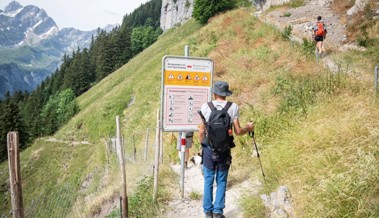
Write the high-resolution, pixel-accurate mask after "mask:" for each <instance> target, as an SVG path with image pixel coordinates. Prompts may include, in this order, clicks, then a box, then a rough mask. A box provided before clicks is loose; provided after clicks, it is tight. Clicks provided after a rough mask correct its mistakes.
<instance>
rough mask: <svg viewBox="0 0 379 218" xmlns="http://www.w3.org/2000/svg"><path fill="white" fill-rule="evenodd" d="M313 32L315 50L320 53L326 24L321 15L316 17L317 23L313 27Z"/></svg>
mask: <svg viewBox="0 0 379 218" xmlns="http://www.w3.org/2000/svg"><path fill="white" fill-rule="evenodd" d="M313 33H314V39H315V41H316V46H317V51H318V53H319V54H321V52H322V49H323V47H322V46H323V41H324V39H325V37H326V33H327V31H326V26H325V24H324V22H323V21H322V18H321V16H318V17H317V24H316V26H314V27H313Z"/></svg>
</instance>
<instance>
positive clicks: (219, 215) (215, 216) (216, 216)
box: [213, 213, 225, 218]
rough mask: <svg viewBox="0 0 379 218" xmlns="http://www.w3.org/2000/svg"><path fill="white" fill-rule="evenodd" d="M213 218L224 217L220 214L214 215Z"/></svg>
mask: <svg viewBox="0 0 379 218" xmlns="http://www.w3.org/2000/svg"><path fill="white" fill-rule="evenodd" d="M213 218H225V216H224V215H223V214H221V213H214V214H213Z"/></svg>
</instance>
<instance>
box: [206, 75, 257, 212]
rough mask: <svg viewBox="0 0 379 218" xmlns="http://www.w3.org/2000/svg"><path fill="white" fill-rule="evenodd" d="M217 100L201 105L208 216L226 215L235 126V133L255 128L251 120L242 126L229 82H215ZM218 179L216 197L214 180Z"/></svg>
mask: <svg viewBox="0 0 379 218" xmlns="http://www.w3.org/2000/svg"><path fill="white" fill-rule="evenodd" d="M212 92H213V94H214V100H213V101H212V102H208V103H205V104H203V105H202V107H201V113H200V112H199V113H200V115H201V116H202V121H203V122H202V123H201V124H200V129H199V138H200V141H201V145H202V147H203V155H202V156H203V172H204V196H203V210H204V213H205V217H206V218H223V217H225V216H224V215H223V210H224V208H225V191H226V184H227V178H228V172H229V167H230V164H231V163H232V156H231V152H230V149H231V148H233V147H234V146H235V145H234V142H233V132H232V131H233V127H234V133H235V134H236V135H243V134H246V133H248V132H252V131H253V130H254V125H253V123H251V122H249V123H247V124H246V127H245V128H241V126H240V122H239V109H238V105H237V104H236V103H232V102H228V101H226V96H230V95H232V94H233V93H232V92H231V91H230V90H229V84H228V83H227V82H224V81H219V82H216V83H215V84H214V86H213V90H212ZM214 180H216V184H217V190H216V198H215V199H214V201H213V182H214Z"/></svg>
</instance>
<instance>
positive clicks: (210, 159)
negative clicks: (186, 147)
mask: <svg viewBox="0 0 379 218" xmlns="http://www.w3.org/2000/svg"><path fill="white" fill-rule="evenodd" d="M231 163H232V155H231V153H230V149H229V150H227V151H225V152H222V153H219V154H216V153H214V152H213V151H212V149H210V148H209V147H204V146H203V164H204V166H205V167H206V168H208V169H210V170H214V169H216V168H217V169H218V170H221V171H224V170H229V167H230V164H231Z"/></svg>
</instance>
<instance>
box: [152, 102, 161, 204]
mask: <svg viewBox="0 0 379 218" xmlns="http://www.w3.org/2000/svg"><path fill="white" fill-rule="evenodd" d="M159 147H160V119H159V109H158V110H157V127H156V132H155V164H154V190H153V200H154V201H156V200H157V196H158V173H159V151H160V149H159Z"/></svg>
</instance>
